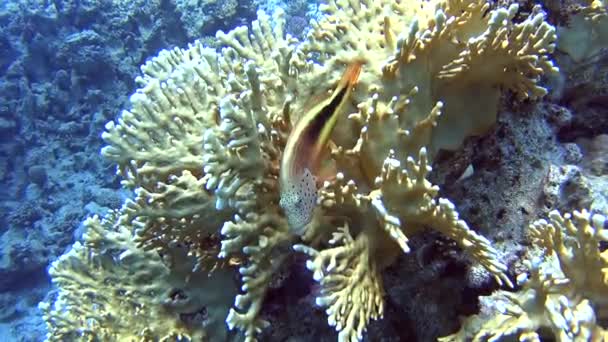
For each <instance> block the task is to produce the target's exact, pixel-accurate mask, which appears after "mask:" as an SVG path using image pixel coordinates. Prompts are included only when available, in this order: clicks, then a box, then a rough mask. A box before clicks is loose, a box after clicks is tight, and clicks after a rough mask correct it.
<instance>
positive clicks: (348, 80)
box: [336, 60, 363, 89]
mask: <svg viewBox="0 0 608 342" xmlns="http://www.w3.org/2000/svg"><path fill="white" fill-rule="evenodd" d="M362 68H363V61H360V60H355V61H352V62H350V63H349V64H348V66H347V67H346V70H345V71H344V74H343V75H342V79H340V82H339V83H338V86H337V87H336V88H337V89H342V87H354V86H355V84H357V82H358V81H359V75H360V74H361V69H362Z"/></svg>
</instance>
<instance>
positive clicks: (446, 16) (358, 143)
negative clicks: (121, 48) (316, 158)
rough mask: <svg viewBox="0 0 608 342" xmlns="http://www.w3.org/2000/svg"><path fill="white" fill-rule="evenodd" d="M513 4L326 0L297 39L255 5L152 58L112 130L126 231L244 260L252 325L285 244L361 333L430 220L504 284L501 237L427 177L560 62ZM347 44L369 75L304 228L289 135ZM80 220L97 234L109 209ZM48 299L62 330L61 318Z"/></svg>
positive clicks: (349, 328)
mask: <svg viewBox="0 0 608 342" xmlns="http://www.w3.org/2000/svg"><path fill="white" fill-rule="evenodd" d="M517 9H518V7H517V6H516V5H512V6H510V7H509V8H498V9H495V10H490V9H489V7H488V5H487V4H485V2H482V1H480V0H449V1H439V0H433V1H430V2H425V1H421V2H419V4H418V5H412V4H410V3H405V2H394V1H374V2H371V1H361V2H359V1H356V0H353V1H330V2H329V3H328V4H327V5H325V6H323V7H322V8H321V10H322V12H323V13H324V14H325V16H324V17H323V18H322V19H321V20H320V21H319V22H318V23H317V24H316V25H315V26H314V27H313V29H312V31H311V34H310V35H309V37H308V38H307V40H306V41H305V42H303V43H302V44H298V42H297V41H296V40H295V39H294V38H292V37H290V36H289V35H286V34H285V31H284V26H285V19H284V13H283V12H282V11H280V10H279V11H277V12H275V14H274V18H273V23H271V19H270V17H269V16H268V15H266V14H265V13H263V12H259V13H258V20H256V21H254V22H253V23H252V25H251V28H247V27H238V28H236V29H234V30H232V31H230V32H228V33H224V32H221V31H220V32H218V34H217V39H218V40H219V41H220V42H221V44H222V46H223V47H222V48H221V50H219V51H216V50H214V49H210V48H207V47H205V46H203V45H202V43H200V42H195V43H193V44H191V45H190V46H189V47H188V48H186V49H178V48H176V49H173V50H165V51H162V52H161V53H159V55H158V56H157V57H155V58H153V59H152V60H150V61H149V62H147V63H146V64H145V65H144V66H143V67H142V72H143V75H142V76H141V77H139V78H137V80H136V81H137V83H138V84H139V86H140V88H139V89H138V90H137V91H136V92H135V94H133V95H132V96H131V99H130V100H131V108H130V109H129V110H125V111H123V112H122V113H121V115H120V117H119V118H118V119H117V120H116V121H115V122H109V123H108V124H107V125H106V131H105V132H104V133H103V135H102V137H103V139H104V140H105V141H106V143H107V146H106V147H104V148H103V150H102V154H103V155H104V156H105V157H106V158H108V159H109V160H111V161H112V162H114V163H116V164H117V169H118V173H119V174H120V175H121V176H122V178H123V181H122V184H123V186H125V187H127V188H129V189H133V190H134V191H135V194H136V197H135V198H134V199H132V200H128V201H127V202H126V203H125V206H124V208H123V210H122V211H121V212H120V213H119V214H117V215H119V217H118V216H117V217H116V218H115V224H112V227H115V228H116V229H127V227H130V228H132V230H133V232H134V234H135V237H134V240H135V242H137V246H139V247H143V251H142V250H141V249H139V247H136V246H135V245H133V244H132V242H131V241H128V242H127V241H123V240H121V241H122V242H121V243H124V244H127V243H128V244H129V245H128V246H129V248H131V249H134V250H137V251H138V253H149V254H145V255H147V256H149V258H152V256H153V255H155V254H154V253H155V252H160V253H161V254H162V255H172V254H173V253H175V251H176V250H180V249H181V248H185V249H187V251H188V253H189V254H190V255H192V256H195V257H196V262H195V263H193V264H192V265H191V266H192V267H191V269H190V271H191V272H193V274H195V275H196V274H199V273H197V272H200V271H201V269H203V268H207V267H206V266H208V265H212V267H215V266H217V268H219V269H220V270H222V269H225V267H226V266H228V265H234V264H238V265H239V268H238V271H239V273H240V275H241V281H242V286H241V293H240V294H238V295H236V297H235V302H234V307H233V308H232V309H231V310H230V312H229V313H228V315H227V318H226V322H227V324H228V327H229V328H230V329H234V328H236V329H238V330H240V331H242V332H243V333H244V335H245V338H246V340H249V341H253V340H255V339H256V336H257V334H258V333H259V332H260V331H261V329H263V328H264V327H265V326H267V325H268V322H266V321H265V320H263V319H262V317H261V315H260V311H261V309H262V304H263V301H264V297H265V295H266V292H267V291H268V288H269V286H270V284H271V282H272V280H273V277H274V276H275V275H276V273H277V272H278V270H279V269H281V266H282V264H283V263H284V261H285V260H286V258H287V257H288V256H289V254H290V249H291V248H290V247H291V246H293V249H295V250H296V251H300V252H304V253H306V254H307V255H308V256H309V257H310V259H311V260H309V261H308V262H307V266H308V268H309V269H311V270H312V271H313V273H314V274H313V277H314V278H315V280H316V281H318V282H319V284H320V288H321V290H320V294H319V296H318V298H317V303H318V304H319V305H321V306H323V307H325V308H326V312H327V314H328V321H329V324H330V325H334V326H335V327H336V329H337V330H338V331H339V339H340V340H346V341H355V340H358V339H361V338H362V334H363V332H364V331H365V329H366V327H367V325H368V323H369V321H370V320H372V319H376V318H378V317H381V316H382V315H383V311H384V310H383V308H384V304H383V300H382V296H383V293H384V289H383V286H382V281H381V273H382V271H383V270H384V269H385V268H386V267H387V266H388V265H390V264H391V263H393V262H394V260H395V258H396V257H397V256H398V255H399V254H400V253H407V252H409V250H410V247H409V246H408V237H409V236H411V235H413V234H417V233H419V232H422V231H424V230H426V229H434V230H436V231H438V232H440V233H441V234H443V235H445V236H447V237H449V238H451V239H453V240H455V242H456V243H457V244H459V245H460V247H461V248H462V249H463V250H464V251H465V252H466V253H468V254H469V255H470V256H472V258H473V259H474V260H475V261H476V262H478V263H480V264H481V265H482V266H484V267H485V268H486V269H487V270H488V271H489V272H490V273H491V274H492V275H493V276H494V278H495V279H496V281H497V282H498V284H499V285H501V284H506V285H511V282H510V280H509V278H508V277H507V276H506V274H505V272H506V265H504V264H503V263H502V262H501V261H500V260H499V254H498V252H497V251H496V250H495V249H494V248H493V247H492V246H491V245H490V241H489V240H487V239H485V238H484V237H482V236H480V235H479V234H477V233H476V232H474V231H473V230H471V229H470V228H469V226H468V225H467V223H466V222H464V221H463V220H461V219H460V218H459V215H458V212H457V211H456V209H455V206H454V205H453V204H452V203H451V202H450V201H449V200H448V199H446V198H441V197H439V196H438V191H439V188H438V186H436V185H433V184H431V183H430V182H429V181H428V180H427V177H428V173H429V172H430V170H431V168H430V163H431V160H432V157H433V155H434V154H435V153H436V152H437V151H438V150H439V149H442V148H457V147H458V146H459V145H460V144H461V142H462V141H463V139H465V138H466V137H468V136H471V135H476V134H481V133H484V132H485V131H486V130H487V129H488V128H489V127H490V126H491V125H492V124H493V123H494V121H495V117H496V112H497V108H498V100H499V97H500V95H501V94H502V92H503V91H505V90H508V91H512V92H513V93H514V94H515V95H516V96H517V98H518V99H522V100H523V99H537V98H538V97H540V96H542V95H544V94H545V93H546V90H545V89H544V88H543V87H541V86H540V85H539V84H538V82H539V79H540V77H541V76H542V75H543V74H544V73H547V72H552V71H555V68H554V67H553V65H552V63H551V61H550V60H549V54H550V53H551V52H552V51H553V48H554V40H555V32H554V28H553V27H552V26H550V25H549V24H547V23H546V22H545V21H544V16H543V15H542V14H540V13H539V14H535V15H534V16H532V17H530V18H526V19H525V20H523V21H522V22H520V23H515V22H514V21H513V18H514V16H515V14H516V12H517ZM537 10H538V11H537V12H540V10H539V9H538V8H537ZM354 59H358V60H361V61H363V62H364V66H363V70H362V73H361V77H360V83H359V84H358V85H357V86H356V88H355V89H354V92H353V95H352V96H351V98H350V99H349V101H348V103H347V104H346V106H345V107H346V113H344V115H343V117H342V118H340V119H339V120H340V122H339V124H338V125H337V128H336V130H335V131H334V134H333V136H332V143H331V144H330V145H331V151H330V153H329V154H328V160H327V164H328V165H330V166H332V167H333V168H334V169H335V170H336V177H334V178H333V179H330V180H328V181H327V182H326V183H325V184H323V186H322V187H321V189H320V190H319V201H318V204H319V205H318V207H317V208H316V209H315V211H314V214H313V219H312V222H311V223H310V224H309V226H307V228H306V232H305V234H304V236H303V241H302V243H298V244H295V245H294V242H295V241H296V239H297V237H296V236H293V235H291V234H290V233H289V230H288V224H287V221H286V219H285V216H284V214H283V212H282V210H281V209H280V206H279V184H278V181H277V178H278V174H279V165H280V160H281V157H282V153H283V149H284V146H285V142H286V140H287V137H288V135H289V133H290V130H291V129H292V127H293V124H294V123H295V122H296V121H297V120H298V119H299V118H300V116H301V115H302V113H303V112H304V110H303V109H304V108H306V107H307V106H308V105H309V104H310V101H311V98H315V97H317V96H324V95H325V94H326V93H327V92H329V91H331V90H332V87H333V86H334V84H335V82H336V81H337V80H338V79H339V78H340V76H341V73H342V72H343V70H344V65H346V64H347V63H349V62H350V61H352V60H354ZM87 222H88V224H89V226H90V228H89V229H90V230H91V232H92V233H90V234H93V232H94V231H95V228H91V227H99V226H100V224H96V223H94V222H96V221H95V219H93V221H91V220H89V221H87ZM108 229H109V227H107V228H106V230H108ZM97 230H99V229H97ZM218 232H219V233H220V234H221V237H220V238H221V241H218V236H217V234H218ZM331 234H333V238H330V236H331ZM83 248H84V247H81V246H78V245H77V246H76V247H75V249H74V250H73V252H70V254H68V255H66V256H65V257H64V258H63V259H61V260H62V261H60V262H58V264H57V265H56V266H55V267H54V268H53V270H52V274H53V278H54V279H55V281H56V282H58V283H60V288H65V289H66V294H65V296H64V297H66V298H71V296H73V295H74V294H76V293H78V291H76V290H74V287H73V284H74V283H75V284H78V283H79V282H80V281H81V280H79V279H69V278H68V277H67V275H66V274H72V273H74V271H73V270H68V271H65V272H63V271H62V267H61V266H60V265H66V264H67V262H66V261H65V260H68V259H70V255H72V254H75V253H84V252H78V251H79V250H82V249H83ZM216 251H219V252H218V254H217V256H215V255H213V253H214V252H216ZM217 258H220V259H221V260H218V259H217ZM152 266H153V265H152ZM143 269H144V270H145V269H146V268H143ZM216 272H218V271H216ZM127 279H130V278H128V277H127ZM155 281H156V280H155ZM161 285H162V282H161ZM192 285H193V286H195V285H196V284H195V283H192ZM159 286H160V285H159ZM70 293H72V294H70ZM66 300H67V299H63V297H60V298H59V300H57V301H56V302H55V303H56V304H55V305H60V306H61V305H62V303H63V302H65V301H66ZM103 300H105V301H109V302H112V301H114V300H116V298H112V297H109V298H104V299H103ZM142 300H146V297H145V296H144V297H143V298H142ZM151 306H153V305H151ZM43 307H44V308H45V309H46V311H47V312H51V311H49V310H50V309H51V307H50V306H48V305H47V306H46V307H45V306H43ZM146 308H149V310H152V311H151V312H150V313H149V315H155V313H154V312H153V310H155V308H153V307H148V306H147V307H146ZM118 309H120V308H118ZM114 310H117V309H114ZM59 313H60V312H56V313H55V315H58V314H59ZM48 315H50V314H47V317H48V318H47V322H49V324H50V325H51V331H60V330H62V329H63V328H62V325H61V320H59V319H54V318H52V315H51V316H48ZM168 322H175V320H174V319H172V320H171V319H170V320H168ZM53 327H54V328H53ZM53 329H58V330H53ZM117 329H119V330H120V328H119V327H117ZM121 331H122V330H121ZM164 331H167V330H166V329H165V330H163V333H164ZM59 333H60V332H59ZM183 333H184V334H190V333H193V332H189V331H184V332H183ZM154 334H159V333H156V332H154Z"/></svg>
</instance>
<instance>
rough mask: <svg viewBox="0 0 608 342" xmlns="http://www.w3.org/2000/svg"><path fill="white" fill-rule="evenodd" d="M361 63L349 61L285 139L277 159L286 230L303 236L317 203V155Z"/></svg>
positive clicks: (341, 107) (347, 94) (325, 143)
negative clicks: (328, 92) (324, 96)
mask: <svg viewBox="0 0 608 342" xmlns="http://www.w3.org/2000/svg"><path fill="white" fill-rule="evenodd" d="M361 67H362V63H361V62H358V61H357V62H352V63H351V64H349V65H348V67H347V68H346V71H345V72H344V75H343V76H342V79H341V80H340V82H339V83H338V85H337V86H336V88H335V90H334V91H333V92H332V94H331V95H330V96H329V97H328V98H327V99H325V100H323V101H320V102H319V103H318V104H316V105H314V106H313V107H312V108H311V109H310V110H309V111H307V112H306V113H305V114H304V115H303V116H302V118H301V119H300V120H299V121H298V122H297V123H296V125H295V127H294V129H293V130H292V132H291V133H290V135H289V137H288V138H287V144H286V146H285V151H284V153H283V158H282V159H281V170H280V186H281V200H280V203H279V204H280V206H281V208H283V211H284V213H285V215H286V217H287V221H288V223H289V228H290V230H291V231H292V232H293V233H294V234H297V235H303V234H304V232H305V231H306V226H307V225H308V223H309V222H310V221H311V220H312V217H313V212H314V209H315V207H316V204H317V184H316V183H317V180H316V177H315V176H314V175H315V174H318V171H319V167H320V163H321V156H322V154H323V150H324V149H325V148H326V146H327V142H328V141H329V137H330V136H331V132H332V131H333V128H334V126H335V125H336V121H337V120H338V115H339V114H340V113H341V112H342V111H343V107H344V106H345V104H346V103H347V100H348V98H349V97H350V94H351V93H352V90H353V87H354V86H355V84H356V83H357V81H358V79H359V74H360V72H361Z"/></svg>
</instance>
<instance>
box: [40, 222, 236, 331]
mask: <svg viewBox="0 0 608 342" xmlns="http://www.w3.org/2000/svg"><path fill="white" fill-rule="evenodd" d="M118 217H119V213H117V212H115V213H110V214H109V216H108V217H106V218H105V219H104V220H100V219H99V218H98V217H96V216H95V217H92V218H89V219H87V220H86V221H85V222H84V226H85V228H86V233H85V235H84V241H83V243H84V244H81V243H80V242H76V243H75V244H74V246H73V247H72V249H71V250H70V252H68V253H67V254H65V255H63V256H62V257H61V258H60V259H58V260H57V261H55V262H53V264H52V265H51V268H50V270H49V273H50V275H51V276H52V278H53V283H55V284H56V285H57V286H58V289H59V292H58V294H57V298H56V299H55V301H54V303H52V304H51V303H41V304H40V308H41V309H42V311H43V313H44V319H45V321H46V322H47V327H48V334H47V340H48V341H171V340H176V339H182V338H187V339H189V340H192V341H216V340H223V339H225V338H226V333H225V329H223V325H224V324H223V320H224V317H225V315H226V314H227V312H228V308H229V306H230V303H231V300H232V297H233V296H234V294H235V292H236V289H235V287H234V286H233V283H232V274H231V272H229V271H225V270H222V271H217V272H216V273H214V275H213V277H208V275H207V273H206V272H203V271H198V272H193V271H192V267H193V264H194V263H193V261H192V260H190V259H189V258H188V257H187V256H186V255H185V252H186V251H185V250H181V249H179V248H175V249H173V250H172V251H171V253H170V254H168V255H165V256H164V257H161V256H160V255H159V254H158V253H156V252H154V251H144V250H142V249H140V248H138V247H137V246H136V245H135V243H134V242H133V240H132V233H131V229H130V228H129V227H126V226H123V225H120V224H118Z"/></svg>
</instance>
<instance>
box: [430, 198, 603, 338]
mask: <svg viewBox="0 0 608 342" xmlns="http://www.w3.org/2000/svg"><path fill="white" fill-rule="evenodd" d="M549 218H550V221H546V220H539V221H536V222H534V223H532V224H531V225H530V227H529V233H530V238H531V240H532V242H533V243H534V244H536V245H538V246H540V247H541V248H542V251H543V254H544V256H543V258H542V259H541V258H534V259H533V260H532V261H529V260H527V261H526V265H527V266H528V268H529V275H527V274H525V273H523V274H520V275H519V276H518V279H517V280H518V285H520V286H521V289H520V290H519V291H518V292H515V293H512V292H506V291H498V292H497V293H495V294H493V295H492V296H491V297H490V298H491V300H492V301H493V303H492V304H493V306H494V307H496V306H497V305H498V308H499V309H498V312H496V309H494V310H493V312H488V313H485V315H479V316H473V317H470V318H468V319H467V320H466V321H465V324H464V326H463V328H462V329H461V330H460V331H459V332H458V333H456V334H454V335H451V336H447V337H445V338H443V339H441V340H442V341H461V340H463V339H464V338H465V337H467V336H473V335H474V339H475V340H483V341H485V340H488V341H497V340H499V339H501V338H506V337H508V336H518V338H519V340H520V341H540V340H541V336H543V335H542V333H541V331H542V330H543V328H544V329H546V330H548V331H550V332H551V333H552V337H553V338H554V339H556V340H557V341H604V340H606V338H608V332H607V330H606V328H605V327H603V326H601V325H600V323H599V322H600V321H601V320H605V319H606V314H607V312H608V311H607V308H608V306H607V305H608V301H607V300H606V298H608V297H607V294H608V276H607V275H608V251H605V250H604V251H602V249H601V244H602V243H605V242H606V241H608V231H607V230H606V228H605V227H606V222H607V218H606V217H605V216H603V215H600V214H595V215H592V214H591V213H589V212H588V211H586V210H583V211H582V212H578V211H575V212H573V213H572V214H570V213H568V214H565V215H561V214H560V213H559V212H558V211H552V212H551V213H550V214H549ZM487 300H490V299H487ZM496 302H498V303H496ZM543 338H551V336H544V337H543Z"/></svg>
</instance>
